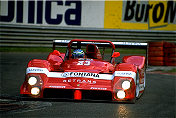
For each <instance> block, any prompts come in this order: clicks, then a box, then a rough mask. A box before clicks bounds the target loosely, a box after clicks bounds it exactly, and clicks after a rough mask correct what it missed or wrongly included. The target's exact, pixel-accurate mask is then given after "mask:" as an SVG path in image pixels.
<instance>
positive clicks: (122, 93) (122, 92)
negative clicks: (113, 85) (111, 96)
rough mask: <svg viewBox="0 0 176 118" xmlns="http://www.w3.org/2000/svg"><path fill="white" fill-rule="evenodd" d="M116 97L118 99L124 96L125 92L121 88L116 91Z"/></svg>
mask: <svg viewBox="0 0 176 118" xmlns="http://www.w3.org/2000/svg"><path fill="white" fill-rule="evenodd" d="M117 97H118V98H119V99H123V98H125V92H124V91H123V90H120V91H118V92H117Z"/></svg>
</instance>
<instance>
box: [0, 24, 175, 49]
mask: <svg viewBox="0 0 176 118" xmlns="http://www.w3.org/2000/svg"><path fill="white" fill-rule="evenodd" d="M175 37H176V31H145V30H140V31H139V30H117V29H98V28H95V29H92V28H76V27H74V28H73V27H72V28H71V27H67V28H65V27H48V26H46V27H44V26H32V25H17V24H13V25H12V24H11V25H8V24H0V40H1V41H0V46H2V47H4V46H6V47H9V46H10V47H52V43H53V40H71V39H97V40H110V41H128V42H150V41H161V40H165V41H172V42H175Z"/></svg>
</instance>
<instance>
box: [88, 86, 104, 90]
mask: <svg viewBox="0 0 176 118" xmlns="http://www.w3.org/2000/svg"><path fill="white" fill-rule="evenodd" d="M90 89H94V90H107V88H99V87H91V88H90Z"/></svg>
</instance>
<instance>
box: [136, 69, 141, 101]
mask: <svg viewBox="0 0 176 118" xmlns="http://www.w3.org/2000/svg"><path fill="white" fill-rule="evenodd" d="M135 96H136V98H139V96H140V95H139V72H138V71H137V74H136V92H135Z"/></svg>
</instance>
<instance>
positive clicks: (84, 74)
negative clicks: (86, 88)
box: [62, 72, 100, 78]
mask: <svg viewBox="0 0 176 118" xmlns="http://www.w3.org/2000/svg"><path fill="white" fill-rule="evenodd" d="M62 76H63V77H89V78H91V77H92V78H99V77H100V76H99V74H98V73H88V72H65V73H63V74H62Z"/></svg>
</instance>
